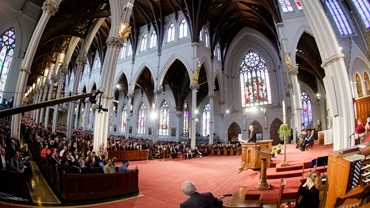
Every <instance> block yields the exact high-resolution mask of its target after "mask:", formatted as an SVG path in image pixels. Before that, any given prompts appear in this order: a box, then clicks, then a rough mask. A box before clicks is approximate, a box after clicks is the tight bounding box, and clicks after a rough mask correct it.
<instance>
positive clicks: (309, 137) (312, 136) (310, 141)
mask: <svg viewBox="0 0 370 208" xmlns="http://www.w3.org/2000/svg"><path fill="white" fill-rule="evenodd" d="M314 139H315V129H311V131H310V133H309V134H307V136H306V138H305V139H304V140H303V142H302V145H301V151H305V149H306V144H309V145H310V146H311V147H312V146H313V142H314Z"/></svg>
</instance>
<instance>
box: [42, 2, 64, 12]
mask: <svg viewBox="0 0 370 208" xmlns="http://www.w3.org/2000/svg"><path fill="white" fill-rule="evenodd" d="M60 2H61V0H46V1H45V2H44V3H43V4H42V7H41V9H42V10H43V11H44V12H46V13H48V14H49V15H50V16H53V15H55V13H56V12H57V11H58V9H59V4H60Z"/></svg>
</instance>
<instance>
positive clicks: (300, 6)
mask: <svg viewBox="0 0 370 208" xmlns="http://www.w3.org/2000/svg"><path fill="white" fill-rule="evenodd" d="M295 4H296V5H297V7H298V9H302V4H301V0H295Z"/></svg>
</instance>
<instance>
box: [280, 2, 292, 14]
mask: <svg viewBox="0 0 370 208" xmlns="http://www.w3.org/2000/svg"><path fill="white" fill-rule="evenodd" d="M279 2H280V6H281V10H283V12H291V11H293V7H292V5H291V4H290V0H279Z"/></svg>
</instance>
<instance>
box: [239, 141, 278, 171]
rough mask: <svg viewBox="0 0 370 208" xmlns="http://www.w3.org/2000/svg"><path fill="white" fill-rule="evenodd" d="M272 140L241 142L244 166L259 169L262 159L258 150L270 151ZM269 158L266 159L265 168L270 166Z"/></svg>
mask: <svg viewBox="0 0 370 208" xmlns="http://www.w3.org/2000/svg"><path fill="white" fill-rule="evenodd" d="M271 148H272V140H263V141H258V142H242V163H243V167H244V168H247V169H249V168H251V169H260V168H261V164H262V160H261V158H260V156H259V151H260V150H262V151H264V152H271ZM270 160H271V157H270V159H267V160H266V168H269V167H270Z"/></svg>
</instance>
